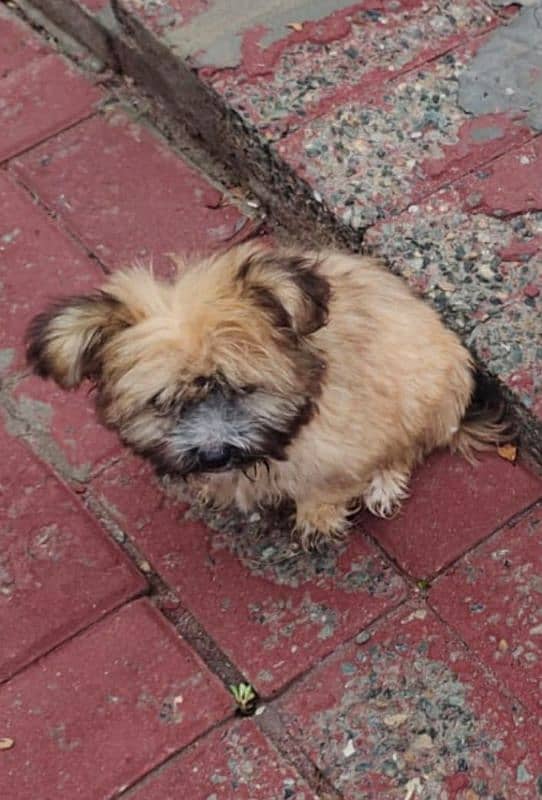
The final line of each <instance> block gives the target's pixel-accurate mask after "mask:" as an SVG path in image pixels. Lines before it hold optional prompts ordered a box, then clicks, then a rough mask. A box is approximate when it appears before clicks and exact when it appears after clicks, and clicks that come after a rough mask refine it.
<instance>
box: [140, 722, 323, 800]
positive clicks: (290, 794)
mask: <svg viewBox="0 0 542 800" xmlns="http://www.w3.org/2000/svg"><path fill="white" fill-rule="evenodd" d="M181 787H182V791H183V793H184V795H185V796H186V797H190V800H211V799H212V800H288V798H291V799H292V800H317V796H316V795H315V794H313V792H312V791H311V790H310V789H309V787H308V786H307V784H306V783H305V781H303V780H302V779H301V778H300V777H299V775H298V774H297V773H296V772H295V771H294V770H293V769H292V767H290V766H289V765H288V764H287V763H285V762H284V760H283V759H282V758H281V757H280V756H279V754H278V753H277V752H276V751H275V749H274V747H273V746H272V745H271V744H270V742H268V741H267V739H266V738H265V737H264V736H263V734H262V733H261V732H260V731H259V730H258V728H257V727H256V725H254V723H253V722H252V721H250V720H243V721H242V722H237V723H233V724H230V725H228V726H227V727H226V728H222V729H219V730H216V731H213V732H212V733H211V734H209V735H208V736H206V737H205V738H203V739H200V740H199V741H198V742H196V744H194V745H193V746H192V747H191V748H190V749H189V750H187V751H186V752H184V753H182V755H180V756H178V757H176V758H175V759H174V760H172V761H170V762H169V763H168V764H167V765H166V766H165V767H164V768H163V769H162V770H160V771H159V773H158V774H156V775H151V776H150V777H149V778H148V779H147V780H145V781H144V783H143V784H142V785H141V786H139V787H138V788H137V789H136V790H135V791H134V792H133V794H130V797H133V798H135V800H177V798H178V797H179V791H180V789H181Z"/></svg>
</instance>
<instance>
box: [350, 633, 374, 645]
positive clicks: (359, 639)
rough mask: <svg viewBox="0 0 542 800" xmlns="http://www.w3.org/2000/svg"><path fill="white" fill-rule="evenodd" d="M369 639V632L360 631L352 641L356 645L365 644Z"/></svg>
mask: <svg viewBox="0 0 542 800" xmlns="http://www.w3.org/2000/svg"><path fill="white" fill-rule="evenodd" d="M370 638H371V634H370V633H369V631H362V632H361V633H358V635H357V636H356V638H355V640H354V641H355V642H356V644H366V643H367V642H368V641H369V639H370Z"/></svg>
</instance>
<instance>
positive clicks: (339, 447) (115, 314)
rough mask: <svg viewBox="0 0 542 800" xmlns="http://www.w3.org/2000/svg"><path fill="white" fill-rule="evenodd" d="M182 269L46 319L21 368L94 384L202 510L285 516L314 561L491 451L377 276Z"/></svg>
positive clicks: (121, 283)
mask: <svg viewBox="0 0 542 800" xmlns="http://www.w3.org/2000/svg"><path fill="white" fill-rule="evenodd" d="M179 267H180V269H179V276H178V278H177V279H176V280H175V281H173V282H165V281H159V280H158V279H156V278H154V277H153V276H152V275H151V274H150V273H148V272H146V271H143V270H141V269H131V270H127V271H123V272H117V273H115V274H113V275H112V276H111V277H110V278H109V280H108V281H107V282H106V284H105V286H104V287H103V289H102V290H101V291H99V292H96V293H95V294H93V295H90V296H85V297H75V298H70V299H67V300H63V301H60V302H58V303H57V304H55V305H54V306H53V307H52V308H50V309H49V310H48V311H46V312H45V313H44V314H41V315H39V316H38V317H37V318H36V319H35V320H34V321H33V323H32V324H31V326H30V328H29V333H28V359H29V361H30V363H31V364H32V365H33V366H34V368H35V370H36V371H37V372H38V373H39V374H40V375H41V376H43V377H52V378H53V379H54V380H55V381H56V382H57V383H58V384H60V386H63V387H64V388H67V389H70V388H73V387H76V386H78V385H79V383H80V382H81V381H82V380H83V379H85V378H89V379H91V380H92V381H93V382H94V383H95V384H96V388H97V395H96V397H97V407H98V410H99V413H100V416H101V419H102V420H103V422H104V423H105V424H106V425H108V426H110V427H112V428H114V429H115V430H117V431H118V432H119V434H120V436H121V438H122V440H123V441H124V442H125V443H126V444H128V445H129V446H130V447H131V448H132V449H134V450H135V451H136V452H138V453H140V454H142V455H143V456H146V457H148V458H150V459H151V460H152V461H153V462H154V464H155V465H156V466H157V467H158V468H159V469H160V470H162V471H163V472H166V473H169V474H172V475H179V476H190V477H191V478H192V479H194V480H195V481H196V483H197V484H198V487H199V491H200V495H201V497H203V498H204V499H206V500H208V501H209V502H211V503H216V504H220V505H228V504H233V503H235V504H236V505H237V506H238V507H239V508H240V509H242V510H243V511H248V510H249V509H251V508H252V507H254V506H255V505H260V504H269V503H276V502H279V501H280V500H282V499H285V498H289V499H291V500H293V501H294V502H295V506H296V521H295V526H296V529H297V531H298V533H299V534H300V536H301V538H302V541H303V543H304V544H305V545H310V544H311V543H313V542H314V541H317V540H318V539H321V538H322V537H325V538H334V537H340V536H341V535H342V534H343V533H344V531H345V530H346V527H347V520H348V515H349V512H350V511H351V509H352V506H353V504H355V503H358V502H359V500H360V498H362V499H363V502H364V504H365V505H366V506H367V508H368V509H369V510H370V511H371V512H373V513H374V514H378V515H381V516H387V515H390V514H392V513H394V512H395V511H396V510H397V508H398V507H399V505H400V503H401V501H402V500H403V499H404V498H405V497H406V496H407V487H408V481H409V476H410V473H411V471H412V469H413V467H414V465H415V464H416V463H418V462H419V461H420V460H421V459H422V458H423V457H424V456H425V455H427V454H428V453H429V452H431V451H432V450H434V449H435V448H441V447H445V446H449V447H450V448H452V449H453V450H457V451H459V452H461V453H462V454H463V455H465V456H467V457H470V455H471V454H472V451H473V450H475V449H478V448H479V447H483V446H484V445H486V444H488V443H491V442H493V441H495V439H496V438H497V436H498V434H499V427H498V426H497V425H493V424H491V423H490V422H488V421H487V420H486V419H485V418H483V417H480V418H476V419H468V418H466V416H465V415H466V412H467V409H468V407H469V403H470V401H471V398H472V395H473V391H474V378H473V366H472V362H471V358H470V356H469V353H468V352H467V350H466V349H465V348H464V347H463V346H462V345H461V343H460V341H459V340H458V338H457V337H456V336H455V335H454V334H453V333H452V332H450V331H449V330H447V329H446V328H445V327H444V325H443V324H442V322H441V321H440V319H439V317H438V316H437V314H436V313H435V312H434V311H433V310H432V309H431V308H430V307H429V306H428V305H426V304H425V303H424V302H422V301H421V300H420V299H418V298H416V297H415V296H414V295H413V294H412V293H411V292H410V290H409V289H408V287H407V286H406V284H405V283H404V282H403V281H402V280H401V279H399V278H397V277H395V276H394V275H392V274H391V273H390V272H388V271H387V270H386V269H384V268H382V267H381V265H380V264H379V263H378V262H377V261H376V260H374V259H372V258H366V257H354V256H347V255H344V254H340V253H335V252H321V253H312V252H308V253H306V252H295V251H291V250H284V249H280V248H278V249H267V248H265V247H263V246H262V245H261V244H260V243H250V244H244V245H240V246H236V247H233V248H231V249H230V250H228V251H227V252H225V253H222V254H219V255H215V256H213V257H211V258H208V259H206V260H204V261H201V262H199V263H196V264H192V265H185V264H183V263H181V262H180V261H179Z"/></svg>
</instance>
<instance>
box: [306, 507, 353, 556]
mask: <svg viewBox="0 0 542 800" xmlns="http://www.w3.org/2000/svg"><path fill="white" fill-rule="evenodd" d="M348 515H349V512H348V510H347V508H346V506H344V505H334V504H331V503H322V504H320V505H314V506H313V505H311V506H307V505H301V506H298V507H297V511H296V520H295V527H294V532H295V534H296V535H297V536H299V538H300V540H301V546H302V547H303V549H304V550H321V549H322V548H323V547H325V545H326V544H330V543H331V544H337V543H338V542H341V541H342V540H343V539H344V538H345V536H346V535H347V533H348V528H349V522H348Z"/></svg>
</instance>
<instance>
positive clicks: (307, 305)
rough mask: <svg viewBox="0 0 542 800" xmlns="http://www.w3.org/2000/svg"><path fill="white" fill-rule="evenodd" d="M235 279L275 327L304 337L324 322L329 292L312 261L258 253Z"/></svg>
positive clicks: (315, 264)
mask: <svg viewBox="0 0 542 800" xmlns="http://www.w3.org/2000/svg"><path fill="white" fill-rule="evenodd" d="M238 279H239V280H240V281H242V282H243V284H244V287H245V290H246V291H247V292H248V293H249V294H250V295H251V296H252V297H253V299H254V300H255V302H256V303H258V305H260V306H263V307H264V308H265V309H266V310H267V311H268V312H269V313H270V314H271V315H272V316H273V317H274V319H275V321H276V324H277V325H278V326H279V327H290V328H291V329H293V331H294V332H295V333H296V334H297V335H299V336H308V335H309V334H311V333H314V331H317V330H318V329H319V328H321V327H322V326H323V325H325V324H326V322H327V317H328V304H329V299H330V296H331V290H330V287H329V283H328V281H327V280H326V279H325V278H324V277H323V276H322V275H320V274H319V272H318V261H317V259H316V258H310V257H307V256H303V255H299V254H295V253H292V254H290V253H287V252H286V253H281V252H280V251H279V252H273V251H266V250H260V251H256V252H253V253H251V254H250V255H248V256H247V258H246V259H244V261H243V262H242V264H241V266H240V267H239V271H238Z"/></svg>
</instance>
